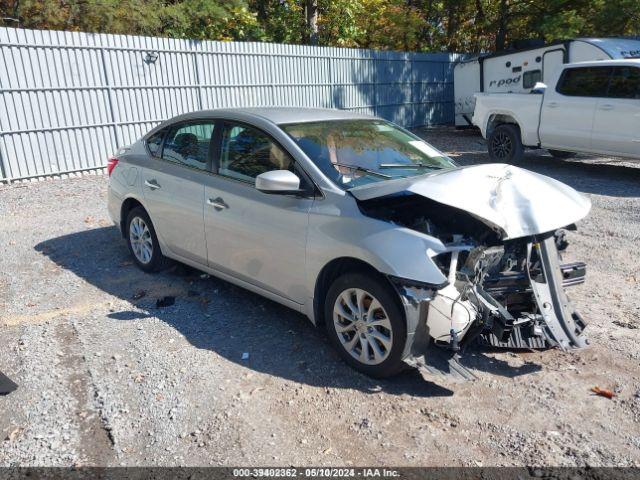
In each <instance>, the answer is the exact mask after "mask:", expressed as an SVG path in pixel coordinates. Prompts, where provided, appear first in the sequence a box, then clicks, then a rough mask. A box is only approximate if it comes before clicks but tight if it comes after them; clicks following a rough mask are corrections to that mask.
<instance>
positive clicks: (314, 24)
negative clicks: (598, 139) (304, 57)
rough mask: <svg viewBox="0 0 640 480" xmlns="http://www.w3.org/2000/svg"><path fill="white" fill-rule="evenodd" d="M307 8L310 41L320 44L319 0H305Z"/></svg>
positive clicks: (313, 43) (312, 43)
mask: <svg viewBox="0 0 640 480" xmlns="http://www.w3.org/2000/svg"><path fill="white" fill-rule="evenodd" d="M305 10H306V13H307V31H308V32H309V43H310V44H311V45H317V44H318V0H305Z"/></svg>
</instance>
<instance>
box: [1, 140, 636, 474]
mask: <svg viewBox="0 0 640 480" xmlns="http://www.w3.org/2000/svg"><path fill="white" fill-rule="evenodd" d="M421 133H422V134H424V136H425V137H426V138H427V139H428V140H429V141H431V142H432V143H434V144H435V145H436V146H438V147H440V148H442V149H443V150H445V151H448V152H450V153H451V155H452V156H453V157H454V158H455V159H456V160H457V161H459V162H460V163H462V164H470V163H483V162H488V161H489V160H488V158H487V156H486V154H485V147H484V142H483V140H482V139H481V138H480V137H479V136H477V134H476V133H474V132H472V131H461V132H457V131H454V130H450V129H434V130H425V131H423V132H421ZM524 167H525V168H529V169H531V170H535V171H537V172H540V173H543V174H546V175H550V176H552V177H555V178H558V179H559V180H561V181H564V182H566V183H568V184H570V185H571V186H573V187H575V188H577V189H578V190H580V191H582V192H584V193H586V194H588V195H589V196H590V197H591V199H592V201H593V210H592V213H591V215H590V216H589V217H588V218H587V219H586V220H584V221H582V222H581V223H580V224H579V230H578V231H577V232H571V233H570V235H569V240H570V242H571V245H570V247H569V254H568V260H578V259H581V260H585V261H586V262H587V263H588V279H587V282H586V284H584V285H581V286H579V287H575V288H574V289H572V290H571V292H570V295H571V297H572V299H573V301H574V302H575V303H576V305H577V307H578V310H579V311H580V312H581V313H582V314H583V316H584V317H585V319H587V320H588V321H589V326H588V329H587V332H588V335H589V337H590V339H591V347H590V348H588V349H586V350H583V351H580V352H576V353H562V352H560V351H555V350H553V351H547V352H527V353H513V352H490V351H486V350H482V349H480V348H478V349H476V350H475V351H473V352H471V354H470V355H469V356H468V357H467V358H466V360H465V364H466V365H467V366H469V367H470V368H473V369H474V372H475V373H476V374H477V375H478V377H479V379H478V380H477V381H475V382H462V381H459V380H455V379H451V378H448V377H444V376H435V375H430V374H426V373H424V372H420V371H417V370H409V371H407V372H406V373H404V374H402V375H401V376H400V377H398V378H395V379H392V380H389V381H384V382H380V381H376V380H372V379H369V378H367V377H364V376H362V375H360V374H358V373H356V372H355V371H353V370H351V369H350V368H349V367H347V366H346V365H344V364H343V363H342V362H341V361H340V360H339V358H338V356H337V354H335V353H334V352H333V351H332V350H331V348H330V347H329V345H328V343H327V341H326V340H325V339H324V337H323V334H322V332H321V331H317V330H316V329H315V328H314V327H313V326H312V325H311V324H310V323H309V322H308V321H307V320H306V319H305V318H304V317H302V316H301V315H299V314H297V313H295V312H293V311H290V310H288V309H286V308H284V307H281V306H279V305H277V304H275V303H272V302H270V301H268V300H265V299H263V298H261V297H259V296H257V295H254V294H252V293H249V292H247V291H245V290H243V289H240V288H237V287H234V286H232V285H230V284H228V283H226V282H223V281H220V280H217V279H215V278H201V276H200V273H199V272H195V271H193V270H189V269H186V268H176V269H174V270H172V271H168V272H165V273H163V274H160V275H147V274H144V273H142V272H141V271H139V270H138V269H136V268H135V267H134V266H133V265H132V264H131V261H130V259H129V255H128V251H127V248H126V246H125V243H124V241H123V240H122V239H121V238H120V237H119V234H118V232H117V230H116V228H115V227H113V226H112V225H111V223H110V221H109V219H108V216H107V211H106V207H105V197H106V186H107V179H106V177H105V176H102V175H99V176H91V175H88V176H84V177H80V178H72V179H64V180H49V181H45V182H40V183H28V184H18V185H12V186H2V187H0V219H1V220H0V252H1V255H2V263H1V265H2V268H1V270H0V338H2V347H1V348H0V371H2V372H4V373H5V374H7V375H8V376H9V377H11V378H12V379H14V380H15V381H16V382H17V383H18V384H19V388H18V390H16V391H15V392H13V393H11V394H9V395H8V396H5V397H0V465H2V466H10V465H33V466H36V465H37V466H44V465H46V466H54V465H60V466H66V465H310V464H314V465H367V464H382V465H395V466H402V465H452V466H460V465H471V466H480V465H482V466H490V465H579V466H584V465H603V466H604V465H606V466H610V465H617V466H624V465H636V466H638V465H640V424H639V423H638V422H639V421H640V369H639V368H638V367H639V363H640V342H639V341H638V340H639V339H638V332H639V331H640V330H638V327H639V326H640V320H639V318H640V283H639V281H640V269H639V267H638V259H639V255H638V247H639V246H640V164H633V163H630V162H619V161H615V160H612V159H596V158H588V157H578V158H575V159H572V160H569V161H559V160H554V159H552V158H551V157H550V156H548V155H546V154H545V153H544V152H540V153H531V154H529V155H528V156H527V159H526V161H525V163H524ZM139 290H144V291H145V292H146V295H145V296H144V297H142V298H139V299H135V300H134V299H133V296H134V294H135V293H136V292H137V291H139ZM164 295H173V296H175V297H176V302H175V305H173V306H170V307H165V308H156V306H155V302H156V299H157V298H159V297H162V296H164ZM245 352H246V353H248V354H249V358H248V359H245V360H243V354H244V353H245ZM596 385H598V386H600V387H604V388H609V389H611V390H614V391H615V392H616V393H617V395H616V397H615V398H613V399H612V400H609V399H607V398H603V397H599V396H595V395H593V394H592V393H591V392H590V389H591V388H592V387H593V386H596Z"/></svg>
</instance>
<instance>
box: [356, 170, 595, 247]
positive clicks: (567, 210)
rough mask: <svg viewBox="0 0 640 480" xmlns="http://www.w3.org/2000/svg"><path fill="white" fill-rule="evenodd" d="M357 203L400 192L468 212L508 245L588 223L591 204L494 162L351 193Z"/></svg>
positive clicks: (542, 179) (568, 189)
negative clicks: (585, 220) (496, 231)
mask: <svg viewBox="0 0 640 480" xmlns="http://www.w3.org/2000/svg"><path fill="white" fill-rule="evenodd" d="M349 192H350V193H352V194H353V196H354V197H356V199H358V200H369V199H372V198H378V197H384V196H387V195H393V194H395V193H400V192H411V193H414V194H417V195H422V196H423V197H427V198H429V199H431V200H434V201H436V202H439V203H443V204H445V205H449V206H451V207H454V208H458V209H460V210H464V211H466V212H469V213H470V214H472V215H474V216H476V217H477V218H479V219H481V220H483V221H484V222H485V223H487V224H489V225H491V226H493V227H497V228H498V229H500V230H502V231H503V232H504V236H503V238H504V239H505V240H508V239H513V238H520V237H526V236H529V235H535V234H539V233H545V232H550V231H553V230H556V229H558V228H561V227H565V226H567V225H570V224H572V223H574V222H577V221H578V220H580V219H582V218H584V217H585V216H586V215H587V213H589V210H590V209H591V201H590V200H589V199H588V198H587V197H586V196H584V195H582V194H580V193H578V192H577V191H576V190H574V189H573V188H571V187H569V186H568V185H565V184H564V183H562V182H559V181H557V180H554V179H553V178H549V177H546V176H544V175H540V174H537V173H534V172H530V171H529V170H525V169H523V168H519V167H514V166H513V165H506V164H502V163H491V164H484V165H474V166H469V167H461V168H457V169H452V170H443V171H438V172H434V173H433V174H430V175H421V176H418V177H409V178H401V179H397V180H387V181H383V182H376V183H371V184H368V185H363V186H360V187H354V188H352V189H350V190H349Z"/></svg>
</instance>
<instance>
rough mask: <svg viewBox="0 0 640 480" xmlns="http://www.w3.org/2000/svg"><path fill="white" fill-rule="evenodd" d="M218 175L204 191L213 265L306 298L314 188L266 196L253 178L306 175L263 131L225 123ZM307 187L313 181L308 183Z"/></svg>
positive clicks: (286, 296) (298, 300) (292, 297)
mask: <svg viewBox="0 0 640 480" xmlns="http://www.w3.org/2000/svg"><path fill="white" fill-rule="evenodd" d="M219 145H220V149H219V154H217V155H216V157H217V158H219V165H218V168H217V175H213V177H212V178H211V179H210V181H209V183H208V185H207V187H206V189H205V203H206V206H205V215H204V218H205V229H206V238H207V250H208V255H209V266H210V267H211V268H214V269H216V270H218V271H221V272H222V273H227V274H230V275H233V276H234V277H236V278H239V279H240V280H243V281H245V282H248V283H250V284H252V285H255V286H258V287H260V288H262V289H265V290H267V291H269V292H271V293H273V294H276V295H277V296H279V297H281V298H284V299H287V300H289V301H292V302H294V303H295V304H303V303H305V302H306V301H307V298H306V296H307V295H308V292H306V290H305V288H304V285H305V252H306V242H307V225H308V222H309V209H310V208H311V205H312V203H313V189H310V192H311V193H310V194H309V195H306V196H296V195H281V194H267V193H263V192H260V191H259V190H256V188H255V178H256V177H257V176H258V175H259V174H261V173H264V172H268V171H271V170H291V171H293V172H294V173H296V174H297V175H298V176H299V177H301V187H303V186H304V185H305V182H307V181H308V179H305V174H304V172H302V171H301V170H300V168H299V167H298V166H297V165H296V164H295V162H294V160H293V158H292V157H291V156H290V155H289V154H288V153H287V152H286V151H285V150H284V149H282V147H280V146H279V145H278V144H277V143H276V142H275V141H274V140H273V139H272V138H271V137H270V136H269V135H268V134H266V133H265V132H263V131H261V130H259V129H257V128H255V127H252V126H249V125H245V124H240V123H234V122H225V123H224V126H223V130H222V132H221V135H220V141H219ZM307 185H309V184H307Z"/></svg>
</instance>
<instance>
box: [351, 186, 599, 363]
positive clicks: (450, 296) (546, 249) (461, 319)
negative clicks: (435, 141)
mask: <svg viewBox="0 0 640 480" xmlns="http://www.w3.org/2000/svg"><path fill="white" fill-rule="evenodd" d="M359 206H360V209H361V211H362V212H363V213H364V214H365V215H367V216H369V217H373V218H376V219H379V220H383V221H387V222H391V223H393V224H395V225H398V226H402V227H406V228H409V229H412V230H416V231H419V232H421V233H424V234H427V235H429V236H432V237H435V238H437V239H439V240H440V241H441V242H442V243H443V244H444V245H445V247H446V250H445V252H444V253H439V254H438V255H436V256H434V257H432V260H433V261H434V262H435V263H436V265H437V266H438V268H439V269H440V270H441V271H442V273H443V274H444V275H445V276H446V277H447V282H445V283H444V284H443V285H433V286H427V285H424V286H423V289H424V290H430V293H428V294H425V295H424V297H423V299H424V300H425V301H426V302H428V303H427V308H426V333H427V335H428V337H430V341H431V342H433V343H435V344H436V345H440V346H442V347H445V348H448V349H450V350H452V351H455V352H457V351H460V350H464V348H465V347H466V346H467V345H469V344H471V343H472V342H474V341H476V340H480V341H482V342H484V343H486V344H489V345H491V346H493V347H507V348H547V347H551V346H557V347H559V348H562V349H563V350H566V349H571V348H580V347H583V346H585V345H586V339H585V338H584V337H583V336H582V331H583V329H584V327H585V322H584V321H583V320H582V318H581V317H580V315H579V314H578V313H577V312H576V311H575V309H574V308H573V306H572V305H571V303H570V301H569V300H568V298H567V296H566V293H565V291H564V289H565V287H568V286H571V285H576V284H579V283H582V282H584V276H585V270H586V267H585V264H584V263H582V262H576V263H567V264H561V256H560V252H561V251H563V250H564V249H565V248H566V247H567V245H568V243H567V241H566V237H565V231H564V230H563V229H560V230H556V231H552V232H547V233H543V234H538V235H533V236H526V237H522V238H515V239H510V240H503V238H504V237H505V235H504V232H501V231H500V229H499V228H496V227H492V226H490V225H489V224H488V223H485V222H483V221H482V220H481V219H479V218H477V217H475V216H474V215H472V214H470V213H468V212H466V211H463V210H460V209H458V208H454V207H451V206H448V205H445V204H441V203H438V202H436V201H433V200H431V199H429V198H426V197H424V196H421V195H416V194H412V193H409V192H403V193H400V194H394V195H389V196H385V197H377V198H373V199H369V200H364V201H360V202H359ZM566 228H574V227H573V226H567V227H566ZM401 295H402V291H401Z"/></svg>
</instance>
